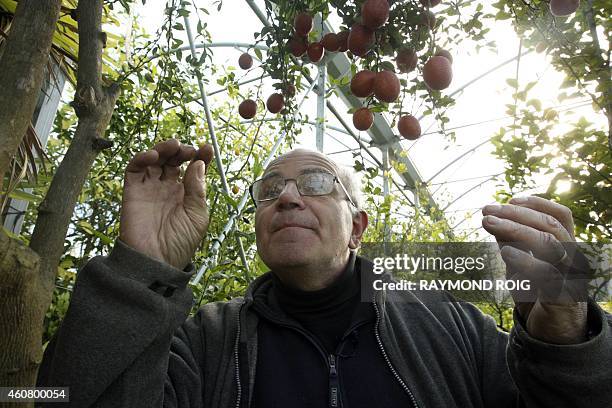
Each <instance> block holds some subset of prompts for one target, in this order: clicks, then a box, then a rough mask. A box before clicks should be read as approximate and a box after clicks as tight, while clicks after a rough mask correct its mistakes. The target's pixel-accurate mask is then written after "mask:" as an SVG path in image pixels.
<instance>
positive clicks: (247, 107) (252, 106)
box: [238, 99, 257, 119]
mask: <svg viewBox="0 0 612 408" xmlns="http://www.w3.org/2000/svg"><path fill="white" fill-rule="evenodd" d="M238 113H239V114H240V116H242V117H243V118H244V119H253V118H254V117H255V115H256V114H257V103H256V102H255V101H254V100H252V99H245V100H244V101H242V103H241V104H240V105H239V106H238Z"/></svg>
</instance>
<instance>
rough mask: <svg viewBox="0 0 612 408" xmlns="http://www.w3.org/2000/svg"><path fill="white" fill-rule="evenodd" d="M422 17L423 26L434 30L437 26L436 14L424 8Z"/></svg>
mask: <svg viewBox="0 0 612 408" xmlns="http://www.w3.org/2000/svg"><path fill="white" fill-rule="evenodd" d="M420 19H421V21H420V24H421V26H423V27H427V28H428V29H429V30H433V29H434V28H435V27H436V15H435V14H434V13H432V12H431V11H429V10H423V11H422V12H421V16H420Z"/></svg>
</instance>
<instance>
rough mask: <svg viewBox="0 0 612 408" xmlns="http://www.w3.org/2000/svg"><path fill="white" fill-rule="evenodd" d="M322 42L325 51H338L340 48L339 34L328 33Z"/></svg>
mask: <svg viewBox="0 0 612 408" xmlns="http://www.w3.org/2000/svg"><path fill="white" fill-rule="evenodd" d="M321 44H323V48H325V51H329V52H336V51H338V50H339V49H340V41H338V34H336V33H327V34H325V35H324V36H323V38H322V39H321Z"/></svg>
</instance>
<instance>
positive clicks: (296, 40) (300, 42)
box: [288, 36, 308, 58]
mask: <svg viewBox="0 0 612 408" xmlns="http://www.w3.org/2000/svg"><path fill="white" fill-rule="evenodd" d="M288 46H289V51H290V52H291V54H292V55H293V56H294V57H296V58H300V57H301V56H302V55H304V53H305V52H306V50H307V49H308V43H306V39H305V38H304V37H299V36H294V37H292V38H291V39H290V40H289V43H288Z"/></svg>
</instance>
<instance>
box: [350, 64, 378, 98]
mask: <svg viewBox="0 0 612 408" xmlns="http://www.w3.org/2000/svg"><path fill="white" fill-rule="evenodd" d="M375 79H376V73H374V72H372V71H369V70H367V69H366V70H364V71H360V72H358V73H356V74H355V76H354V77H353V79H351V92H352V93H353V95H355V96H357V97H359V98H367V97H368V96H372V95H373V94H374V80H375Z"/></svg>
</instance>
